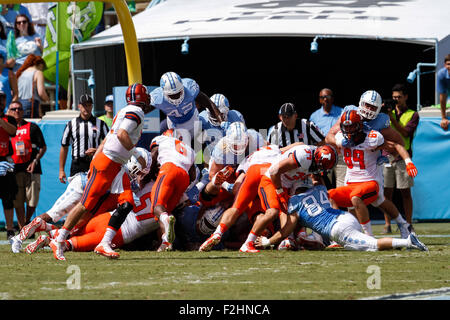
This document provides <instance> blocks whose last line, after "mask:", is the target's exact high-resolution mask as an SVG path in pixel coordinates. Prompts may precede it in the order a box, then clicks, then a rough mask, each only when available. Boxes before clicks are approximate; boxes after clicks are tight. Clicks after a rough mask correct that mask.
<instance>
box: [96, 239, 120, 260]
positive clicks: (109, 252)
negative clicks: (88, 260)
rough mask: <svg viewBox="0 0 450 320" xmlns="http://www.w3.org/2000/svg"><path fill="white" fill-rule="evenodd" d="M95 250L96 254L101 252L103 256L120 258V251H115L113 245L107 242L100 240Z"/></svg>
mask: <svg viewBox="0 0 450 320" xmlns="http://www.w3.org/2000/svg"><path fill="white" fill-rule="evenodd" d="M94 252H95V253H96V254H99V255H101V256H104V257H107V258H110V259H119V257H120V254H119V253H118V252H115V251H114V250H113V249H112V248H111V246H110V245H109V244H108V243H106V242H100V243H99V244H98V245H97V246H96V247H95V249H94Z"/></svg>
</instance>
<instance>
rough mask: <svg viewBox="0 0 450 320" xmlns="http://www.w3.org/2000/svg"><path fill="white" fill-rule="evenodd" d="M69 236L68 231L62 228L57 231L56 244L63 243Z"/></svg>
mask: <svg viewBox="0 0 450 320" xmlns="http://www.w3.org/2000/svg"><path fill="white" fill-rule="evenodd" d="M69 234H70V230H67V229H66V228H64V227H62V228H61V229H59V231H58V237H57V238H56V242H64V241H65V240H66V239H67V236H68V235H69Z"/></svg>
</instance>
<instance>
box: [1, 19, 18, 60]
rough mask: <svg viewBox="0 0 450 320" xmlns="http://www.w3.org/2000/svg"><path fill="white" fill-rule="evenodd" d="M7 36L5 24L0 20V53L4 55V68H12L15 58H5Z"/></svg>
mask: <svg viewBox="0 0 450 320" xmlns="http://www.w3.org/2000/svg"><path fill="white" fill-rule="evenodd" d="M7 39H8V37H7V36H6V31H5V25H4V23H2V22H1V21H0V54H2V55H3V56H4V57H5V59H6V60H5V62H4V65H5V67H6V68H12V67H13V66H14V64H15V63H16V60H15V59H13V58H10V59H7V56H8V51H7V50H6V40H7Z"/></svg>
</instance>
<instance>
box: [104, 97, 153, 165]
mask: <svg viewBox="0 0 450 320" xmlns="http://www.w3.org/2000/svg"><path fill="white" fill-rule="evenodd" d="M144 116H145V115H144V111H142V109H141V108H140V107H138V106H134V105H127V106H126V107H125V108H123V109H121V110H120V111H119V112H118V113H117V115H116V116H115V117H114V120H113V124H112V126H111V130H110V131H109V133H108V134H107V135H106V138H105V139H106V141H105V144H104V146H103V153H104V154H105V155H106V156H107V157H108V158H109V159H111V160H112V161H114V162H118V163H121V164H125V163H126V162H127V161H128V160H129V159H130V157H131V154H130V151H129V150H127V149H126V148H125V147H124V146H123V145H122V143H121V142H120V141H119V139H118V138H117V132H118V131H119V129H124V130H125V131H126V132H127V133H128V136H129V137H130V140H131V143H132V144H133V145H136V144H137V143H138V141H139V139H140V138H141V134H142V128H143V126H144Z"/></svg>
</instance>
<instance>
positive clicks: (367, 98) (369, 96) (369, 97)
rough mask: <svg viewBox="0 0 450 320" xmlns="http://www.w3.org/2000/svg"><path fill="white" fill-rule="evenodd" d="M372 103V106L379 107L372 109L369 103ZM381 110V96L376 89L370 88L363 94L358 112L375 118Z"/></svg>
mask: <svg viewBox="0 0 450 320" xmlns="http://www.w3.org/2000/svg"><path fill="white" fill-rule="evenodd" d="M368 104H370V105H372V106H375V107H377V110H376V111H373V110H371V109H370V108H369V107H367V105H368ZM380 110H381V96H380V94H379V93H378V92H376V91H375V90H369V91H366V92H364V93H363V94H362V96H361V98H360V99H359V108H358V113H359V115H361V116H362V117H363V118H366V119H369V120H373V119H375V118H376V117H377V116H378V114H379V113H380Z"/></svg>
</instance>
